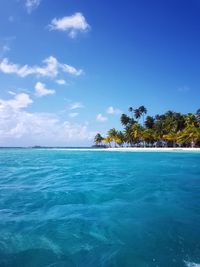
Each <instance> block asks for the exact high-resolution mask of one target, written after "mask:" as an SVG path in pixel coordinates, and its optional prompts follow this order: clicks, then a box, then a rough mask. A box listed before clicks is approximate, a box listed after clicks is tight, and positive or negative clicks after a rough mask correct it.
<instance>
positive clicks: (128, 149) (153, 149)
mask: <svg viewBox="0 0 200 267" xmlns="http://www.w3.org/2000/svg"><path fill="white" fill-rule="evenodd" d="M39 149H41V150H43V149H45V150H48V149H50V150H67V151H107V152H200V148H190V147H188V148H178V147H177V148H173V147H111V148H39Z"/></svg>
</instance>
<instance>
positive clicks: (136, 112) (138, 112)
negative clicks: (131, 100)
mask: <svg viewBox="0 0 200 267" xmlns="http://www.w3.org/2000/svg"><path fill="white" fill-rule="evenodd" d="M134 117H135V118H136V120H137V121H139V119H140V117H141V112H140V110H139V108H136V109H134Z"/></svg>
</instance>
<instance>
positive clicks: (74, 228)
mask: <svg viewBox="0 0 200 267" xmlns="http://www.w3.org/2000/svg"><path fill="white" fill-rule="evenodd" d="M199 263H200V153H182V152H178V153H159V152H157V153H151V152H149V153H143V152H139V153H137V152H136V153H131V152H107V151H106V152H103V151H101V152H97V151H66V150H65V151H62V150H36V149H35V150H31V149H27V150H23V149H1V150H0V266H1V267H2V266H6V267H7V266H9V267H11V266H13V267H18V266H19V267H25V266H31V267H40V266H42V267H43V266H49V267H52V266H53V267H58V266H59V267H62V266H70V267H71V266H76V267H77V266H81V267H82V266H86V267H90V266H95V267H98V266H102V267H103V266H104V267H107V266H108V267H117V266H120V267H126V266H130V267H158V266H159V267H181V266H190V267H193V266H199V265H198V264H199Z"/></svg>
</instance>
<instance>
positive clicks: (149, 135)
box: [142, 128, 156, 146]
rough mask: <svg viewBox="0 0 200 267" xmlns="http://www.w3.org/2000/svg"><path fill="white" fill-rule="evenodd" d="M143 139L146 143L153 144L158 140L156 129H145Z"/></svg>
mask: <svg viewBox="0 0 200 267" xmlns="http://www.w3.org/2000/svg"><path fill="white" fill-rule="evenodd" d="M142 140H143V141H144V142H145V144H148V145H151V146H152V145H153V143H154V142H155V141H156V138H155V132H154V130H153V129H150V128H148V129H145V130H144V131H143V133H142Z"/></svg>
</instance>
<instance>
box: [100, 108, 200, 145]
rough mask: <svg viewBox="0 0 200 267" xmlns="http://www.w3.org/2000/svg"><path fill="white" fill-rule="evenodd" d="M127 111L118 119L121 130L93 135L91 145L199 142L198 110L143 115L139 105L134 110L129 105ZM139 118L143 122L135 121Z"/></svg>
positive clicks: (199, 110) (192, 143)
mask: <svg viewBox="0 0 200 267" xmlns="http://www.w3.org/2000/svg"><path fill="white" fill-rule="evenodd" d="M128 111H129V112H130V113H131V114H133V115H134V118H135V119H136V120H137V121H135V120H134V119H133V117H132V118H131V117H129V116H128V115H126V114H122V115H121V117H120V121H121V124H122V126H123V127H124V131H123V132H122V131H117V130H116V129H115V128H112V129H110V130H109V131H108V134H107V136H106V137H104V138H103V137H102V136H101V135H100V134H97V135H96V136H95V144H102V142H104V143H105V144H106V145H108V146H111V144H112V143H114V145H115V146H123V145H124V144H125V145H129V146H158V145H159V146H160V145H162V146H173V147H175V146H192V147H194V146H199V145H200V109H198V110H197V112H196V113H195V114H192V113H188V114H187V115H185V114H181V113H178V112H174V111H171V110H169V111H167V112H165V113H164V114H161V115H159V114H158V115H155V116H154V117H153V116H147V117H146V119H145V120H144V115H145V114H146V113H147V109H146V108H145V107H144V106H140V107H139V108H137V109H133V108H132V107H129V109H128ZM141 117H142V118H143V125H141V124H140V123H139V120H140V118H141Z"/></svg>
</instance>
